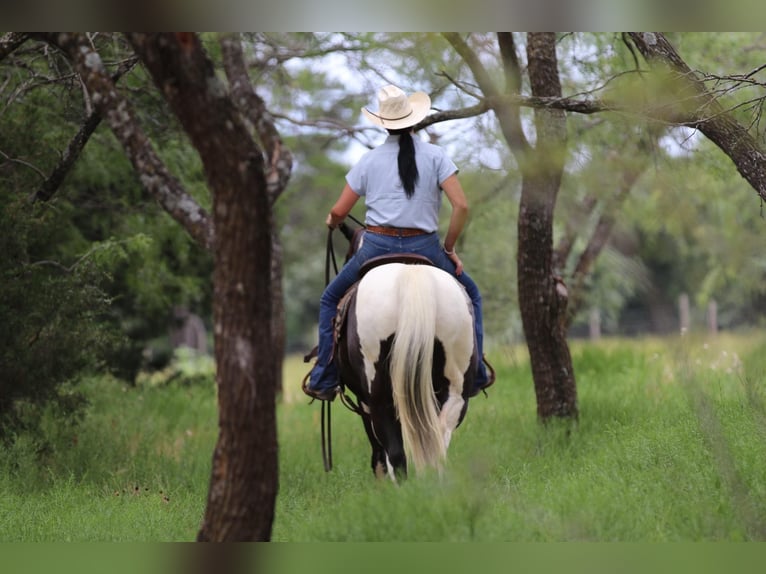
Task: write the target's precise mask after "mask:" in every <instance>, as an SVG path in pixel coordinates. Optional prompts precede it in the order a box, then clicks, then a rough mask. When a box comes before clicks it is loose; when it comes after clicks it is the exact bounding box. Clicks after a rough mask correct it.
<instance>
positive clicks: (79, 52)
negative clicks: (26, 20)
mask: <svg viewBox="0 0 766 574" xmlns="http://www.w3.org/2000/svg"><path fill="white" fill-rule="evenodd" d="M42 37H43V38H44V39H45V40H46V41H48V42H49V43H50V44H52V45H54V46H57V47H59V48H60V49H61V50H62V51H63V52H64V53H65V54H68V55H69V57H70V58H71V59H72V61H73V62H74V65H75V68H76V69H77V71H78V72H79V73H80V76H81V77H82V79H83V81H84V82H85V84H86V86H88V91H89V92H90V93H91V97H92V100H93V104H94V106H95V108H96V111H97V112H98V113H99V114H100V115H101V116H102V117H103V118H104V119H106V122H107V124H109V127H110V128H111V129H112V132H113V133H114V135H115V136H116V138H117V140H118V141H119V142H120V143H121V144H122V146H123V148H124V150H125V153H126V155H127V156H128V158H129V159H130V161H131V163H132V164H133V167H134V169H135V170H136V172H137V174H138V176H139V179H140V180H141V183H142V185H143V186H144V187H145V188H146V190H147V191H148V192H149V193H150V194H151V195H153V196H154V197H155V198H156V199H157V201H158V202H159V203H160V205H161V206H162V207H163V209H165V211H167V212H168V213H169V214H170V215H171V217H173V218H174V219H175V220H176V221H178V222H179V223H180V224H181V225H182V226H183V228H184V229H186V231H187V232H188V233H189V235H191V237H192V238H193V239H194V240H195V241H197V242H198V243H199V244H200V245H201V246H203V247H204V248H206V249H208V250H211V249H212V247H213V235H214V231H213V224H212V221H211V219H210V216H209V215H208V214H207V212H206V211H205V210H204V209H202V207H200V205H199V204H198V203H197V202H196V201H195V200H194V198H193V197H192V196H190V195H189V194H188V193H187V192H186V190H185V189H184V188H183V185H181V183H180V182H179V181H178V179H176V178H175V177H174V176H173V175H172V174H171V173H170V172H169V171H168V169H167V167H166V166H165V164H164V163H163V161H162V160H161V159H160V158H159V156H158V155H157V153H156V152H155V151H154V147H153V146H152V143H151V141H150V140H149V138H148V137H147V136H146V135H145V134H144V132H143V131H142V130H141V126H140V125H139V123H138V121H137V120H136V116H135V113H134V112H133V109H132V107H131V105H130V103H129V102H128V101H127V100H126V99H125V98H124V97H123V96H122V95H121V94H120V93H119V92H118V91H117V90H116V89H115V86H114V82H113V81H112V79H111V78H110V77H109V75H108V74H107V73H106V70H105V69H104V65H103V63H102V61H101V56H100V55H99V53H98V52H97V51H96V50H94V49H93V47H92V46H91V44H90V42H89V41H88V39H87V38H86V37H85V36H84V35H82V34H67V33H59V34H43V35H42Z"/></svg>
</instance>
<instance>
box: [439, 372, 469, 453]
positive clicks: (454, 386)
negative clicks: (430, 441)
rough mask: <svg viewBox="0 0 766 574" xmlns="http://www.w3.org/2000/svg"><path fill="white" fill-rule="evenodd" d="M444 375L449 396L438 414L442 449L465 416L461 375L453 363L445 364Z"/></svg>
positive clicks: (447, 444)
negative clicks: (441, 433) (442, 442)
mask: <svg viewBox="0 0 766 574" xmlns="http://www.w3.org/2000/svg"><path fill="white" fill-rule="evenodd" d="M444 374H445V376H446V378H447V380H448V381H449V391H448V392H449V395H448V397H447V400H446V401H445V402H444V404H443V405H442V408H441V412H440V413H439V423H440V424H441V428H442V432H443V433H444V448H447V447H448V446H449V443H450V440H451V439H452V431H454V430H455V428H456V427H457V425H458V424H459V423H460V421H461V419H462V418H463V415H464V414H465V407H466V401H465V399H464V398H463V373H461V372H460V369H459V368H458V367H457V365H456V364H455V363H454V362H453V361H450V360H448V361H447V362H446V364H445V368H444ZM453 381H454V382H453Z"/></svg>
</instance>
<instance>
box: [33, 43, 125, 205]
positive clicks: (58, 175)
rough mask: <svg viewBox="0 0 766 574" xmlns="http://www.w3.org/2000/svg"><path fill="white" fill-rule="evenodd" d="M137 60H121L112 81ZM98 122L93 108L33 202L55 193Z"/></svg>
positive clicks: (98, 119)
mask: <svg viewBox="0 0 766 574" xmlns="http://www.w3.org/2000/svg"><path fill="white" fill-rule="evenodd" d="M137 62H138V57H133V58H129V59H127V60H125V61H123V62H121V63H120V66H119V68H118V69H117V71H116V72H115V73H114V74H113V75H112V82H114V83H115V84H116V83H117V82H118V81H119V79H120V78H121V77H122V76H124V75H125V74H127V73H128V72H129V71H130V70H131V69H132V68H133V66H135V65H136V63H137ZM100 124H101V114H99V113H98V112H97V111H95V110H94V111H91V112H90V114H89V115H88V117H87V118H85V121H84V122H83V124H82V126H80V129H79V130H78V131H77V133H76V134H75V135H74V137H73V138H72V139H71V140H69V143H68V144H67V147H66V149H65V150H64V153H63V154H62V156H61V161H59V163H58V165H57V166H56V168H55V169H54V170H53V172H52V173H51V174H50V175H49V176H48V177H47V178H46V180H45V181H44V182H43V184H42V185H41V186H40V189H38V190H37V192H36V193H34V194H33V195H32V197H31V200H32V201H33V202H34V201H48V200H50V198H51V197H53V194H54V193H56V191H57V190H58V189H59V187H61V184H62V183H63V182H64V179H65V178H66V176H67V174H69V172H70V170H71V169H72V166H74V164H75V162H76V161H77V159H78V158H79V157H80V154H81V153H82V150H83V149H84V148H85V144H87V143H88V140H89V139H90V136H91V135H93V132H95V131H96V128H97V127H98V126H99V125H100Z"/></svg>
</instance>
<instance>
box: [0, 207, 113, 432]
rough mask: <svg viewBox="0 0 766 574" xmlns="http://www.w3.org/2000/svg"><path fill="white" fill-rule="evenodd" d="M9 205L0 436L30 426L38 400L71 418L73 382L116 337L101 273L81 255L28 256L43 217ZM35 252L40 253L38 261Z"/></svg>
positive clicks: (42, 229) (1, 266) (0, 295)
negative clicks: (70, 258)
mask: <svg viewBox="0 0 766 574" xmlns="http://www.w3.org/2000/svg"><path fill="white" fill-rule="evenodd" d="M23 207H24V206H20V205H19V203H15V204H14V203H13V202H8V203H5V205H3V207H2V208H0V225H2V229H3V233H2V234H0V253H3V257H2V259H0V325H1V326H2V327H1V328H0V441H4V442H7V441H8V440H10V439H11V437H12V436H14V435H15V434H17V433H18V432H21V431H24V430H32V429H34V428H35V427H36V426H37V425H38V424H39V421H40V417H41V416H42V409H43V408H44V407H45V405H47V404H50V403H55V404H56V405H58V411H59V412H60V413H61V415H62V416H65V417H68V418H76V415H77V412H78V411H79V410H80V409H81V408H82V406H83V404H84V400H83V399H82V397H81V396H80V395H79V393H78V392H77V391H76V388H75V387H74V386H71V385H70V386H69V387H67V388H66V389H65V388H64V385H65V384H66V383H75V382H76V381H77V379H78V378H79V377H80V376H81V375H83V374H84V373H86V372H87V371H89V370H92V369H95V368H98V367H99V366H100V365H101V360H102V358H103V357H104V356H105V354H106V353H107V352H108V351H109V350H110V349H113V348H114V347H115V346H116V345H117V344H118V342H119V339H118V338H117V335H116V334H115V333H114V332H113V331H112V330H111V329H110V328H109V327H108V326H107V324H106V323H105V322H104V321H103V317H104V315H105V314H106V313H107V311H108V308H109V300H108V298H107V297H106V295H105V294H104V292H103V290H102V289H101V287H100V283H102V282H103V279H104V274H103V272H102V271H101V270H100V269H99V267H98V266H97V265H96V264H95V263H93V262H92V261H90V260H89V258H88V257H82V256H81V257H80V258H77V259H75V261H74V262H73V263H71V264H69V266H67V265H66V264H62V263H60V262H57V261H52V260H47V259H44V258H42V257H40V256H39V255H35V256H34V260H32V258H33V257H32V256H31V255H30V252H33V251H34V250H33V249H31V248H30V244H31V243H33V242H35V241H37V242H39V241H40V240H41V238H45V237H46V236H47V234H49V233H50V231H49V228H50V226H51V223H50V222H49V221H48V220H47V219H46V217H45V216H44V214H40V213H34V212H33V210H28V209H26V210H25V209H23ZM38 257H39V258H38Z"/></svg>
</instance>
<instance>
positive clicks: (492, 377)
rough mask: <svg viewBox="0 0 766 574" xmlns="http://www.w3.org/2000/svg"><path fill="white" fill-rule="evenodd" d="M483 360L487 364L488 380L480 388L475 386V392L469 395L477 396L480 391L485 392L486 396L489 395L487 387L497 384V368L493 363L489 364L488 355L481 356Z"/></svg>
mask: <svg viewBox="0 0 766 574" xmlns="http://www.w3.org/2000/svg"><path fill="white" fill-rule="evenodd" d="M481 362H482V363H484V364H485V365H487V369H488V372H487V382H486V383H484V384H483V385H482V386H480V387H478V388H474V389H473V392H472V393H471V394H470V395H469V396H470V397H475V396H476V395H478V394H479V393H484V396H485V397H488V396H489V395H488V394H487V389H488V388H489V387H491V386H492V385H494V384H495V378H496V377H495V369H494V367H493V366H492V365H490V364H489V361H488V360H487V356H486V355H482V356H481Z"/></svg>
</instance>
